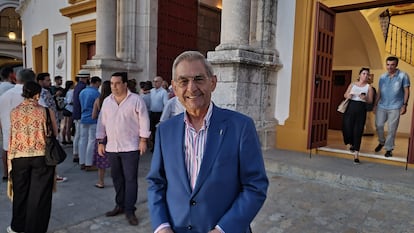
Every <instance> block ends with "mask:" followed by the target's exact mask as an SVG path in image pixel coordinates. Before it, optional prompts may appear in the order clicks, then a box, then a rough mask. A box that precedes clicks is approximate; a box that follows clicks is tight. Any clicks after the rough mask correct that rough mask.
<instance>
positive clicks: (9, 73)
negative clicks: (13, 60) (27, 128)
mask: <svg viewBox="0 0 414 233" xmlns="http://www.w3.org/2000/svg"><path fill="white" fill-rule="evenodd" d="M0 74H1V79H2V80H1V82H0V96H1V95H2V94H3V93H5V92H6V91H7V90H9V89H11V88H13V87H14V83H13V82H12V80H16V73H15V72H14V70H13V68H11V67H9V66H6V67H4V68H3V69H1V72H0ZM2 131H3V130H2V129H1V124H0V156H1V157H2V162H3V168H4V170H3V177H2V180H3V181H6V180H7V178H8V174H7V152H6V151H5V150H3V133H2Z"/></svg>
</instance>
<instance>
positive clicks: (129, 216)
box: [126, 214, 138, 226]
mask: <svg viewBox="0 0 414 233" xmlns="http://www.w3.org/2000/svg"><path fill="white" fill-rule="evenodd" d="M126 218H127V220H128V222H129V224H130V225H132V226H136V225H138V219H137V217H136V216H135V214H127V215H126Z"/></svg>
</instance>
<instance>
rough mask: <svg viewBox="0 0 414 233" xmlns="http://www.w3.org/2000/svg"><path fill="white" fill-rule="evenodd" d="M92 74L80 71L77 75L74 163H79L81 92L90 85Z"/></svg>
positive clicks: (73, 115) (74, 113)
mask: <svg viewBox="0 0 414 233" xmlns="http://www.w3.org/2000/svg"><path fill="white" fill-rule="evenodd" d="M89 77H90V73H89V70H80V71H79V73H78V74H77V75H76V81H77V82H78V84H76V86H75V89H74V90H73V101H72V102H73V112H72V117H73V122H74V123H75V137H74V138H73V162H74V163H78V162H79V138H80V119H81V104H80V101H79V94H80V92H81V91H82V90H83V89H85V87H86V86H87V85H88V84H89Z"/></svg>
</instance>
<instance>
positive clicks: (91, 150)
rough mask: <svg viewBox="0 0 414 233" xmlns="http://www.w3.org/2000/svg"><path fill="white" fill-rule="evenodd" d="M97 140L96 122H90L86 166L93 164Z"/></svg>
mask: <svg viewBox="0 0 414 233" xmlns="http://www.w3.org/2000/svg"><path fill="white" fill-rule="evenodd" d="M95 142H96V124H90V125H88V139H87V143H88V144H87V147H86V155H85V166H92V165H93V155H94V150H95Z"/></svg>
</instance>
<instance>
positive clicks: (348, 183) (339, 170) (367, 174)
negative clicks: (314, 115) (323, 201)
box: [263, 149, 414, 200]
mask: <svg viewBox="0 0 414 233" xmlns="http://www.w3.org/2000/svg"><path fill="white" fill-rule="evenodd" d="M263 156H264V159H265V166H266V170H267V172H270V173H274V174H276V175H281V176H287V177H292V178H297V179H306V180H310V181H314V182H321V183H325V184H329V185H334V186H340V187H349V188H354V189H363V190H369V191H372V192H377V193H381V194H384V195H391V196H393V197H398V198H402V199H409V200H414V169H412V168H409V169H407V170H406V169H405V167H401V166H393V165H386V164H380V163H373V162H368V161H364V160H363V158H360V160H361V164H359V165H356V164H354V163H353V157H352V156H350V157H349V159H346V158H338V157H333V156H325V155H319V154H316V155H315V154H311V155H310V154H306V153H303V152H294V151H286V150H278V149H273V150H267V151H264V152H263Z"/></svg>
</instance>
